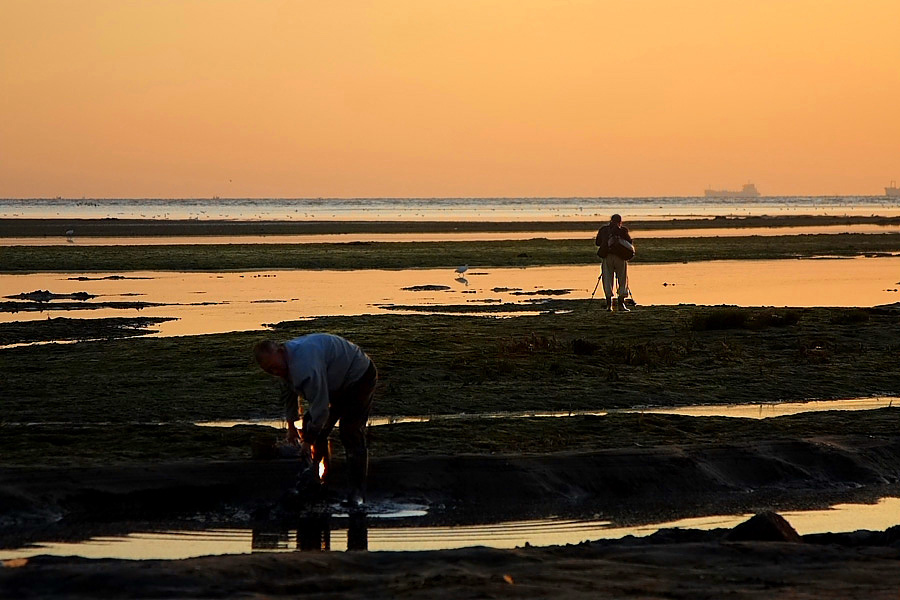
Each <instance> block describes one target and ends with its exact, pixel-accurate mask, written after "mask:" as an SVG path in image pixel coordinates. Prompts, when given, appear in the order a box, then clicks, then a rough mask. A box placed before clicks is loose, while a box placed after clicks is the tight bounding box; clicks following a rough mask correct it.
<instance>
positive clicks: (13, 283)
mask: <svg viewBox="0 0 900 600" xmlns="http://www.w3.org/2000/svg"><path fill="white" fill-rule="evenodd" d="M898 273H900V257H884V258H855V259H846V260H842V261H839V262H835V261H829V260H770V261H712V262H696V263H687V264H657V265H635V266H634V268H632V269H631V270H630V271H629V278H630V280H631V286H630V287H631V289H632V290H634V292H635V295H636V298H637V299H638V300H639V302H640V303H641V304H642V305H655V304H669V305H671V304H681V303H688V304H707V305H717V304H733V305H739V306H773V305H774V306H874V305H878V304H889V303H892V302H897V301H900V292H898V291H897V290H898V289H900V285H898ZM598 274H599V266H598V265H596V264H594V265H580V266H553V267H529V268H503V269H493V268H492V269H484V268H478V269H477V274H475V273H473V274H472V275H470V276H469V277H468V278H466V279H467V281H468V283H469V285H468V286H466V285H464V284H462V285H461V284H460V283H457V282H455V281H454V279H455V276H454V274H453V272H452V271H451V272H450V273H448V272H447V270H446V269H406V270H396V271H387V270H366V271H297V270H289V271H261V272H255V273H254V272H238V273H235V272H221V273H208V272H201V273H176V272H158V271H157V272H136V273H131V274H130V276H131V277H141V278H142V279H124V280H123V279H94V280H90V281H77V280H71V279H70V278H71V277H72V274H69V273H66V274H60V273H35V274H25V275H4V276H3V277H0V296H9V295H14V294H19V293H22V292H31V291H34V290H49V291H51V292H54V293H62V294H66V293H76V292H82V291H83V292H88V293H90V294H95V295H97V296H98V300H116V299H117V298H130V297H131V296H132V295H134V294H142V297H141V299H142V301H146V302H150V303H163V304H167V305H168V306H148V307H145V308H143V309H141V310H140V311H138V310H136V309H128V310H124V309H122V310H119V309H109V308H100V309H96V310H91V311H84V310H81V311H53V312H52V315H53V316H66V317H71V318H100V317H118V316H132V315H138V314H139V315H141V316H148V317H175V318H177V319H178V320H176V321H169V322H166V323H161V324H159V325H158V326H155V328H158V329H159V331H160V333H159V334H158V335H161V336H172V335H194V334H204V333H223V332H228V331H245V330H254V329H260V328H262V327H263V326H264V324H266V323H277V322H280V321H286V320H295V319H303V318H310V317H315V316H321V315H360V314H376V313H380V312H383V311H384V309H383V308H379V306H382V305H387V306H389V305H395V304H399V305H409V306H429V305H432V306H440V305H445V304H449V305H466V306H470V307H473V308H475V309H477V307H478V306H479V304H481V305H484V306H491V305H492V304H496V303H497V302H498V301H500V302H510V303H519V304H524V303H523V302H522V298H528V297H530V296H517V295H514V293H513V292H514V291H516V290H521V291H525V292H531V293H535V292H540V291H547V290H552V289H568V290H571V292H570V293H569V294H567V295H566V296H565V297H566V298H571V299H587V298H590V297H591V290H592V289H593V288H594V285H595V284H596V282H597V277H598ZM113 275H115V274H104V273H95V274H92V276H94V277H97V278H99V277H111V276H113ZM760 282H765V285H761V283H760ZM417 286H421V287H422V288H423V289H427V290H429V291H408V290H407V291H404V288H413V287H417ZM439 286H440V289H438V287H439ZM197 292H203V293H204V296H203V298H204V300H205V301H208V302H211V303H212V304H207V303H197V302H196V300H197ZM85 302H91V301H85ZM48 304H52V302H51V303H48ZM176 304H177V306H173V305H176ZM436 310H438V311H439V309H436ZM46 317H47V315H46V314H43V313H41V312H36V311H35V312H28V313H23V312H19V313H13V312H0V322H11V321H26V320H38V319H46Z"/></svg>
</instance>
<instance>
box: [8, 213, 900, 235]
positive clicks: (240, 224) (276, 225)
mask: <svg viewBox="0 0 900 600" xmlns="http://www.w3.org/2000/svg"><path fill="white" fill-rule="evenodd" d="M624 216H625V217H626V225H628V226H629V227H630V228H631V229H634V230H641V231H653V230H667V229H707V228H762V227H769V228H776V227H803V226H828V225H831V226H840V225H846V226H848V227H852V226H853V225H864V224H866V225H873V224H874V225H885V226H889V225H900V217H896V216H895V217H885V216H825V215H791V216H748V217H709V218H684V219H665V220H646V219H642V220H636V221H628V220H627V215H624ZM604 222H605V221H604V220H596V219H592V220H579V221H531V220H529V221H434V220H428V221H359V220H348V221H341V220H310V221H287V220H265V221H249V220H223V219H210V220H200V219H177V220H175V219H173V220H160V219H116V218H102V219H100V218H90V219H66V218H47V219H35V218H21V219H19V218H0V237H41V236H53V237H56V236H60V235H64V234H65V232H66V231H68V230H70V229H71V230H75V231H76V232H77V235H78V237H107V236H120V237H132V236H182V235H183V236H188V235H190V236H204V235H210V236H213V235H232V236H241V235H321V234H345V233H346V234H352V233H388V234H389V233H449V232H460V233H465V232H514V231H515V232H521V231H535V232H541V231H595V230H596V229H597V228H598V227H599V226H600V225H602V224H603V223H604Z"/></svg>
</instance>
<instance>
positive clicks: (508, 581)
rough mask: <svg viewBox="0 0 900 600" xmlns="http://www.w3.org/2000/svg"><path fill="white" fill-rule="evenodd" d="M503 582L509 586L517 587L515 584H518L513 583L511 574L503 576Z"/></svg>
mask: <svg viewBox="0 0 900 600" xmlns="http://www.w3.org/2000/svg"><path fill="white" fill-rule="evenodd" d="M503 581H505V582H506V583H508V584H509V585H515V584H516V582H515V581H513V578H512V575H510V574H509V573H506V574H505V575H504V576H503Z"/></svg>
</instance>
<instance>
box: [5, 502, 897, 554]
mask: <svg viewBox="0 0 900 600" xmlns="http://www.w3.org/2000/svg"><path fill="white" fill-rule="evenodd" d="M780 514H781V515H782V516H783V517H784V518H785V519H787V521H788V522H789V523H790V524H791V525H792V526H793V527H794V529H796V530H797V532H798V533H800V534H801V535H807V534H812V533H826V532H834V533H838V532H846V531H857V530H860V529H867V530H870V531H882V530H884V529H887V528H888V527H892V526H894V525H897V524H900V499H898V498H882V499H881V500H879V501H878V502H877V503H875V504H839V505H835V506H833V507H831V508H828V509H824V510H808V511H790V512H782V513H780ZM751 516H752V515H751V514H740V515H716V516H707V517H695V518H688V519H680V520H677V521H668V522H662V523H651V524H647V525H640V526H630V527H622V526H618V525H615V524H614V523H612V522H610V521H607V520H601V519H597V520H583V521H581V520H567V519H553V518H550V519H542V520H535V521H509V522H501V523H492V524H486V525H468V526H455V527H419V526H416V525H415V522H414V519H413V520H412V522H409V520H407V522H406V523H405V524H404V525H402V526H392V525H385V523H389V521H390V519H380V521H381V522H380V523H379V522H378V521H379V519H377V518H371V517H370V518H368V519H364V518H363V519H362V520H360V519H359V518H358V519H357V520H356V522H354V523H348V519H346V518H345V517H344V516H332V515H327V514H326V515H321V516H319V517H317V518H307V519H304V520H303V521H304V522H302V523H301V524H299V525H298V528H296V529H285V530H253V529H249V528H215V529H204V530H169V531H139V532H134V533H130V534H127V535H121V536H104V537H95V538H91V539H89V540H86V541H83V542H75V543H72V542H47V543H39V544H35V545H33V546H26V547H23V548H15V549H8V550H0V560H11V559H21V558H29V557H32V556H38V555H41V554H48V555H54V556H83V557H87V558H124V559H132V560H149V559H180V558H190V557H194V556H206V555H222V554H248V553H251V552H289V551H298V550H314V551H321V550H331V551H345V550H347V549H348V548H352V549H356V550H363V549H365V550H369V551H422V550H448V549H453V548H466V547H472V546H487V547H490V548H515V547H521V546H524V545H525V544H526V543H528V544H531V545H533V546H550V545H561V544H577V543H580V542H583V541H586V540H598V539H617V538H621V537H624V536H626V535H633V536H647V535H650V534H652V533H654V532H656V531H659V530H660V529H666V528H682V529H701V530H711V529H718V528H732V527H734V526H736V525H738V524H740V523H742V522H744V521H746V520H747V519H749V518H750V517H751Z"/></svg>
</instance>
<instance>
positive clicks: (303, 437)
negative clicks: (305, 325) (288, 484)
mask: <svg viewBox="0 0 900 600" xmlns="http://www.w3.org/2000/svg"><path fill="white" fill-rule="evenodd" d="M253 353H254V355H255V357H256V362H257V363H259V366H260V367H262V369H263V370H264V371H265V372H267V373H270V374H272V375H276V376H278V377H280V378H281V379H282V380H283V381H284V383H285V384H286V385H285V386H284V391H283V393H282V400H283V401H284V407H285V418H286V419H287V422H288V440H289V441H291V442H293V443H296V442H298V441H299V442H300V456H301V459H302V460H304V461H305V462H306V463H307V464H311V463H312V462H313V461H314V460H315V461H318V460H320V459H321V458H322V457H324V456H325V455H326V453H327V448H328V435H329V434H330V433H331V430H332V429H333V428H334V426H335V424H336V423H337V422H338V421H340V428H339V430H340V436H341V443H342V444H343V445H344V451H345V452H346V454H347V469H348V472H349V477H350V485H351V491H350V496H349V500H350V503H351V505H353V506H360V505H362V504H363V502H364V501H365V485H366V474H367V471H368V463H369V455H368V450H367V448H366V422H367V421H368V419H369V410H370V408H371V406H372V397H373V395H374V392H375V382H376V380H377V377H378V375H377V371H376V370H375V364H374V363H373V362H372V360H371V359H370V358H369V357H368V356H367V355H366V353H365V352H363V351H362V350H361V349H360V348H359V346H357V345H356V344H354V343H352V342H349V341H347V340H345V339H344V338H342V337H339V336H336V335H332V334H329V333H313V334H309V335H303V336H300V337H298V338H295V339H293V340H290V341H288V342H284V343H277V342H273V341H268V340H267V341H263V342H259V343H258V344H256V345H255V346H254V348H253ZM298 396H300V397H302V398H304V399H305V401H306V406H307V409H306V412H305V413H304V414H303V426H302V434H301V432H298V431H297V427H296V426H295V424H294V422H295V421H296V420H298V419H299V417H300V406H299V400H298Z"/></svg>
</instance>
